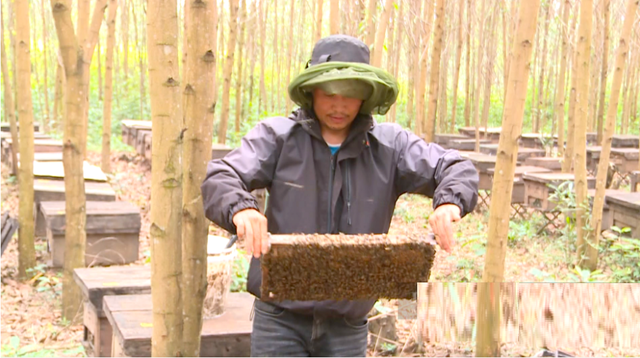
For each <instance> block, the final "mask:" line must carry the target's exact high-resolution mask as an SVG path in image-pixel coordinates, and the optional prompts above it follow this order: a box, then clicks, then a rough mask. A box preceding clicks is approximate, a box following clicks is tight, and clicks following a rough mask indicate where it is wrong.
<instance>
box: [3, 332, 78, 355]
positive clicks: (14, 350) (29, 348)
mask: <svg viewBox="0 0 640 358" xmlns="http://www.w3.org/2000/svg"><path fill="white" fill-rule="evenodd" d="M0 355H1V356H2V357H55V356H58V355H63V356H65V357H74V356H81V357H86V353H85V350H84V347H83V346H82V345H81V344H79V345H78V346H77V347H75V348H71V349H66V350H64V351H62V352H57V351H54V350H52V349H46V348H44V347H43V346H42V345H40V344H28V345H25V346H22V347H21V346H20V337H17V336H13V337H11V338H10V339H9V343H8V344H3V345H2V348H1V349H0Z"/></svg>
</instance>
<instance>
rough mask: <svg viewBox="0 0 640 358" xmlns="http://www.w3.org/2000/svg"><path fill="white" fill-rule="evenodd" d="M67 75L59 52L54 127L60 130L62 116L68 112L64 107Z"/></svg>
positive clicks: (57, 57) (54, 100)
mask: <svg viewBox="0 0 640 358" xmlns="http://www.w3.org/2000/svg"><path fill="white" fill-rule="evenodd" d="M65 78H66V76H65V74H64V64H63V63H62V55H61V54H60V53H59V51H58V53H57V56H56V86H55V95H54V99H53V123H52V128H53V129H55V130H57V131H59V130H60V123H62V116H63V114H64V113H66V111H65V109H64V105H65V101H64V90H65V88H66V87H67V86H66V80H65Z"/></svg>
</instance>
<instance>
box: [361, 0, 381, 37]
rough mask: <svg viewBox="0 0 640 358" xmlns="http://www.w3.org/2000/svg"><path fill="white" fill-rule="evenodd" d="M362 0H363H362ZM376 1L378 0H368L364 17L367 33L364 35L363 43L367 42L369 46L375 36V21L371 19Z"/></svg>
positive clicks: (374, 11)
mask: <svg viewBox="0 0 640 358" xmlns="http://www.w3.org/2000/svg"><path fill="white" fill-rule="evenodd" d="M362 1H364V0H362ZM377 3H378V0H369V4H368V8H367V17H366V26H367V35H366V37H365V41H364V42H365V44H367V46H369V47H371V45H373V42H374V41H375V39H376V38H375V36H376V31H375V29H376V26H375V23H374V21H373V17H374V16H375V14H376V5H377Z"/></svg>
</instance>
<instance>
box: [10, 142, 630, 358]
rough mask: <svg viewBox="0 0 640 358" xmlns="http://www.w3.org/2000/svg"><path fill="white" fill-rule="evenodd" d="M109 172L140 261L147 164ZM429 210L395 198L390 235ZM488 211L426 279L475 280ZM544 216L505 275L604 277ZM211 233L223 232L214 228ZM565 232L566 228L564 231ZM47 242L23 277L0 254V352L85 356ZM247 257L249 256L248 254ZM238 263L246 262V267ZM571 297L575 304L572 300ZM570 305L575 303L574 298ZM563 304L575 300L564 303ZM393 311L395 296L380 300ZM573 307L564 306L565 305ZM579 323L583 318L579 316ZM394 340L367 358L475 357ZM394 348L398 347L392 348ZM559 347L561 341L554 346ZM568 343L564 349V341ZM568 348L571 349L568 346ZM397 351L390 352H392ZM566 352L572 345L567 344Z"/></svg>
mask: <svg viewBox="0 0 640 358" xmlns="http://www.w3.org/2000/svg"><path fill="white" fill-rule="evenodd" d="M99 161H100V154H99V153H97V152H89V153H88V162H90V163H91V164H94V165H98V166H99ZM111 161H112V163H111V164H112V171H113V173H114V174H113V175H109V181H110V184H111V185H112V187H113V188H114V190H115V191H116V195H117V200H125V201H130V202H132V203H134V204H136V205H138V206H139V207H140V209H141V215H142V229H141V233H140V251H139V252H140V257H139V260H138V261H137V262H136V264H144V263H145V262H146V261H148V258H149V257H150V250H149V209H150V208H149V203H150V188H151V171H150V164H149V162H148V161H146V160H144V159H143V158H141V157H140V156H138V155H135V153H133V152H117V153H113V154H112V157H111ZM8 173H9V168H8V167H7V166H6V165H4V164H3V166H2V186H1V200H2V208H1V210H2V212H5V211H7V210H8V211H10V212H11V214H12V215H15V216H17V213H18V197H17V196H18V193H17V191H18V188H17V183H16V181H15V177H10V176H9V174H8ZM431 212H432V207H431V200H430V199H428V198H424V197H421V196H419V195H405V196H403V197H401V198H400V199H399V201H398V203H397V206H396V210H395V213H394V218H393V221H392V225H391V230H390V234H401V233H403V234H416V233H418V234H424V233H426V229H425V228H426V225H427V222H428V221H427V220H428V219H427V218H428V215H429V214H430V213H431ZM488 216H489V213H488V211H487V210H483V211H479V212H473V213H471V214H469V215H468V216H467V217H465V218H464V219H463V220H462V221H461V222H460V223H458V224H456V225H457V228H456V231H457V233H456V245H455V247H454V249H453V252H452V253H450V254H447V253H446V252H444V251H442V250H437V254H436V259H435V261H434V267H433V269H432V274H431V281H438V282H477V281H479V280H480V278H481V275H482V270H483V257H484V253H485V250H486V238H487V232H488ZM541 223H542V219H541V218H540V217H539V216H536V215H533V216H532V217H531V218H530V219H528V220H514V221H512V222H510V235H509V243H508V252H507V255H506V261H505V281H510V282H539V281H542V280H554V281H562V282H567V281H571V282H580V281H582V282H585V281H594V280H602V281H608V280H609V279H610V278H611V277H612V276H613V275H614V273H615V272H614V269H615V267H614V266H612V265H610V264H607V262H609V261H606V260H601V261H603V264H602V265H601V266H602V272H601V274H600V275H601V276H599V275H598V274H590V273H585V272H580V271H579V270H576V269H575V268H573V261H574V259H575V254H574V253H573V252H572V250H571V243H570V239H567V238H566V237H567V235H563V234H562V232H556V233H552V234H550V235H547V234H546V233H545V234H543V235H540V236H538V235H536V232H537V230H538V228H539V227H540V226H539V225H541ZM211 233H212V234H222V235H225V234H224V231H222V230H220V229H216V228H214V227H213V226H212V230H211ZM565 234H566V232H565ZM46 250H47V245H46V242H45V241H44V240H42V239H37V240H36V255H37V262H38V265H37V267H36V268H35V270H36V271H37V275H36V276H35V278H34V279H32V280H30V281H28V282H19V281H18V280H17V266H18V259H17V255H18V252H17V235H16V236H15V237H14V239H13V240H12V241H11V243H10V244H9V246H8V248H7V249H6V251H5V253H4V254H3V256H2V264H1V274H2V287H1V299H2V307H1V308H2V314H1V319H2V327H1V329H0V334H1V344H2V346H1V348H2V351H1V353H2V354H1V355H2V356H84V355H85V351H84V349H83V347H82V345H81V343H80V342H81V339H82V325H81V324H69V323H68V322H63V321H61V307H60V306H61V299H60V294H61V281H62V273H61V271H60V270H53V269H51V268H49V267H47V266H46V264H45V257H46V255H47V252H46ZM245 258H248V256H245ZM243 267H246V266H244V265H243ZM574 303H575V302H574ZM574 303H573V304H574ZM566 304H567V305H571V304H572V303H570V302H567V303H566ZM383 305H384V306H385V307H387V308H389V309H391V310H393V309H394V307H396V303H395V302H394V301H389V302H388V301H384V302H383ZM569 309H570V308H569V307H567V310H569ZM576 324H577V325H578V326H577V327H579V326H580V324H581V323H580V322H576ZM396 325H397V331H398V340H397V342H395V344H392V343H390V344H385V345H383V349H379V350H376V351H374V350H373V349H370V351H369V356H374V355H378V356H380V355H400V356H473V348H474V347H473V346H472V345H470V343H464V342H453V343H440V342H426V343H425V344H424V350H423V351H422V352H421V353H418V352H416V346H417V345H416V343H415V341H416V340H415V335H416V334H415V332H416V320H415V319H405V320H397V323H396ZM394 346H395V349H393V347H394ZM559 348H560V349H563V347H562V345H561V344H560V345H559ZM564 348H565V349H567V347H564ZM571 348H572V349H573V352H575V353H577V354H580V355H583V356H594V355H597V356H621V355H638V354H640V352H638V351H635V352H630V351H621V350H615V351H610V350H606V349H601V350H596V351H594V350H589V349H588V348H587V347H571ZM539 350H540V349H529V348H524V347H522V346H520V345H518V344H517V342H506V343H504V344H503V346H502V354H503V355H508V356H522V357H528V356H532V355H533V354H535V353H536V352H537V351H539ZM568 350H569V349H568ZM394 351H395V353H393V352H394ZM570 351H571V350H570Z"/></svg>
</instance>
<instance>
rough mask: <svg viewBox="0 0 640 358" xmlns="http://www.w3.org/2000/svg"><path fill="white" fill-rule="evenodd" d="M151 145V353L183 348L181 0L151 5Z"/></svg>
mask: <svg viewBox="0 0 640 358" xmlns="http://www.w3.org/2000/svg"><path fill="white" fill-rule="evenodd" d="M147 14H149V16H148V17H147V44H148V47H147V49H148V53H149V59H148V61H149V74H150V75H149V91H150V99H151V120H152V125H153V136H152V143H151V149H152V153H151V162H152V163H151V178H152V179H151V200H152V201H153V205H151V229H150V231H149V233H150V241H151V287H152V288H151V294H152V301H153V302H152V303H153V336H152V342H153V344H152V346H151V353H152V356H154V357H158V356H165V357H177V356H184V354H183V352H182V348H183V347H182V343H183V342H182V338H183V328H184V325H183V317H182V315H183V305H182V291H181V283H182V244H181V235H182V211H183V208H182V191H183V189H182V179H183V176H182V165H181V162H182V143H183V134H184V133H185V132H184V129H183V123H182V120H183V117H182V97H181V95H182V93H181V89H180V84H179V83H180V81H179V78H180V76H179V70H178V51H179V49H178V41H177V39H178V23H177V21H178V20H177V4H176V0H165V1H150V2H149V3H148V8H147Z"/></svg>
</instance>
